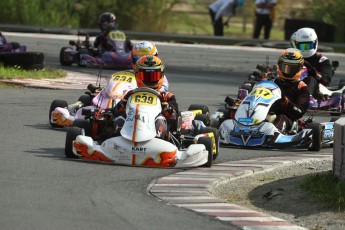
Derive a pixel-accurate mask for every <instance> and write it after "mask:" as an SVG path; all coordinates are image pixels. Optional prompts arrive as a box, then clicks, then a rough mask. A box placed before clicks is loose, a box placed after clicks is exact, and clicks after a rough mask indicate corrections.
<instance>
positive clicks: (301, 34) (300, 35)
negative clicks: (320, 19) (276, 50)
mask: <svg viewBox="0 0 345 230" xmlns="http://www.w3.org/2000/svg"><path fill="white" fill-rule="evenodd" d="M290 42H291V46H292V47H293V48H296V49H299V50H300V52H301V54H302V55H303V57H304V61H305V66H306V67H307V69H308V77H306V78H304V79H303V81H304V82H305V83H306V84H307V85H308V88H309V91H310V94H311V95H313V96H314V97H317V96H318V95H317V94H316V93H319V86H318V85H319V83H321V84H323V85H324V86H328V85H329V84H330V83H331V78H332V76H333V68H332V65H331V62H330V61H329V59H328V58H327V57H326V56H324V55H322V54H321V53H318V52H317V47H318V38H317V35H316V33H315V30H314V29H312V28H306V27H305V28H301V29H299V30H297V31H296V32H295V33H293V34H292V36H291V38H290Z"/></svg>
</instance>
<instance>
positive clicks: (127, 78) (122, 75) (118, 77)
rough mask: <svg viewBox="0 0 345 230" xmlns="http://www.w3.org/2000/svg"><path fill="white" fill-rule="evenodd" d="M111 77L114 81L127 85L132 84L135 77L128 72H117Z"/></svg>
mask: <svg viewBox="0 0 345 230" xmlns="http://www.w3.org/2000/svg"><path fill="white" fill-rule="evenodd" d="M111 77H112V79H113V80H114V81H124V82H128V83H134V81H135V76H134V75H133V74H132V73H129V72H117V73H115V74H113V75H112V76H111Z"/></svg>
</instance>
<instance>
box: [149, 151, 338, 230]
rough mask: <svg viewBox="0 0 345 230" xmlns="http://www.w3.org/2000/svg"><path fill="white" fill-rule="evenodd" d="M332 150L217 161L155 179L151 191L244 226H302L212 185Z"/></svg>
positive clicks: (280, 229)
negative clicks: (217, 192)
mask: <svg viewBox="0 0 345 230" xmlns="http://www.w3.org/2000/svg"><path fill="white" fill-rule="evenodd" d="M332 157H333V156H332V155H329V154H327V155H326V154H325V155H321V154H304V155H302V154H301V155H296V156H281V157H265V158H256V159H250V160H242V161H229V162H224V163H220V164H215V165H213V166H212V167H211V168H194V169H191V170H188V171H183V172H178V173H176V174H172V175H169V176H166V177H162V178H160V179H158V180H157V181H155V183H154V184H152V185H151V186H150V188H149V192H150V194H152V195H153V196H155V197H156V198H158V199H159V200H162V201H165V202H167V203H169V204H172V205H176V206H178V207H182V208H185V209H189V210H193V211H195V212H199V213H203V214H204V215H208V216H212V217H214V218H217V219H219V220H220V221H225V222H228V223H229V224H231V225H235V226H238V227H239V228H241V229H245V230H270V229H272V230H273V229H275V230H287V229H289V230H297V229H298V230H301V229H306V228H303V227H300V226H296V225H294V224H292V223H289V222H287V221H285V220H283V219H279V218H276V217H273V216H270V215H268V214H265V213H262V212H257V211H253V210H249V209H247V208H244V207H241V206H238V205H234V204H230V203H227V202H226V200H224V199H219V198H217V197H214V196H212V194H211V192H210V191H211V190H212V188H213V187H214V186H215V185H216V184H217V183H219V182H220V181H222V180H229V179H234V178H236V177H239V176H250V175H253V174H254V173H258V172H263V171H266V170H272V169H274V168H276V167H279V166H281V165H286V164H296V163H301V162H303V161H306V160H310V159H320V160H322V159H331V158H332Z"/></svg>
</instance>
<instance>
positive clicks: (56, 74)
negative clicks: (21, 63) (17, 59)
mask: <svg viewBox="0 0 345 230" xmlns="http://www.w3.org/2000/svg"><path fill="white" fill-rule="evenodd" d="M66 75H67V73H66V72H65V71H63V70H59V69H52V68H45V69H42V70H25V69H21V68H16V67H4V66H0V79H2V80H11V79H27V78H30V79H43V78H48V79H56V78H63V77H65V76H66Z"/></svg>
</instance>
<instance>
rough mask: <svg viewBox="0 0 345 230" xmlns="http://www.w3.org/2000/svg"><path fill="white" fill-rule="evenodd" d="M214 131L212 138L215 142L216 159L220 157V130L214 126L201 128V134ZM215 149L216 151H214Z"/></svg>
mask: <svg viewBox="0 0 345 230" xmlns="http://www.w3.org/2000/svg"><path fill="white" fill-rule="evenodd" d="M211 132H212V133H213V136H214V137H213V138H212V142H213V151H212V152H213V160H216V159H217V158H218V155H219V131H218V129H216V128H213V127H203V128H201V129H200V131H199V134H202V133H211ZM214 150H215V152H214Z"/></svg>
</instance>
